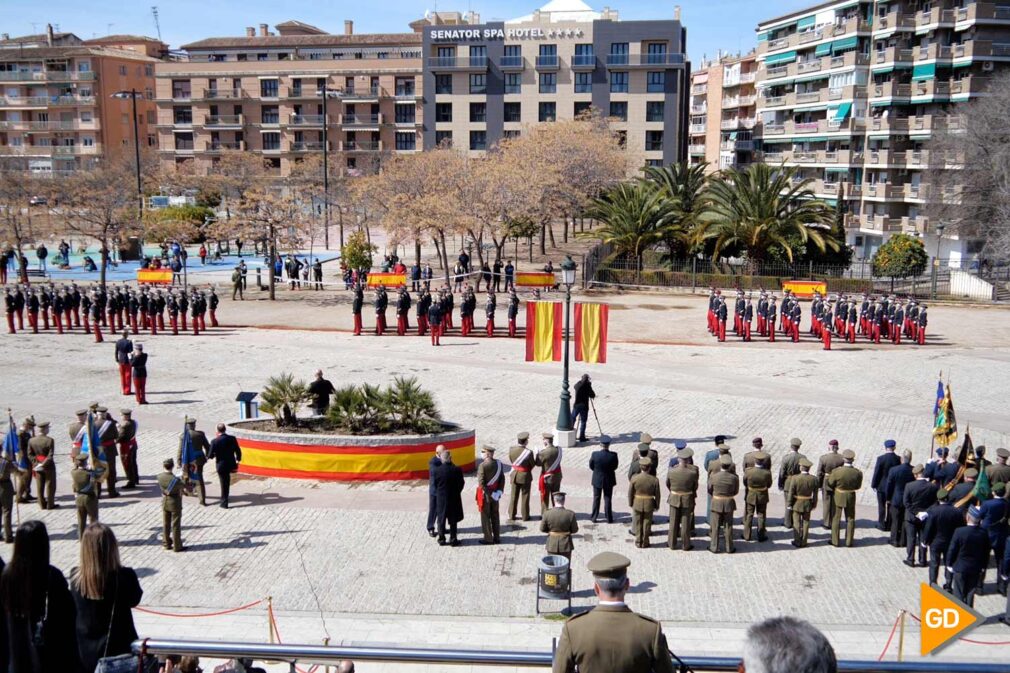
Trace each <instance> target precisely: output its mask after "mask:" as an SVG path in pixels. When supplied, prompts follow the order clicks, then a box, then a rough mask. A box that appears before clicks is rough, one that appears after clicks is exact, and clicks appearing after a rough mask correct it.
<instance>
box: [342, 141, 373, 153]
mask: <svg viewBox="0 0 1010 673" xmlns="http://www.w3.org/2000/svg"><path fill="white" fill-rule="evenodd" d="M340 151H341V152H381V151H382V141H381V140H379V141H376V140H345V141H343V142H342V143H340Z"/></svg>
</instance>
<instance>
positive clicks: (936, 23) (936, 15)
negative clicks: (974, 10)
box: [915, 7, 957, 30]
mask: <svg viewBox="0 0 1010 673" xmlns="http://www.w3.org/2000/svg"><path fill="white" fill-rule="evenodd" d="M956 20H957V10H953V9H941V8H940V7H934V8H933V9H930V10H923V11H919V12H918V13H916V15H915V28H916V30H920V29H923V28H926V27H927V26H928V27H931V28H953V27H954V22H955V21H956Z"/></svg>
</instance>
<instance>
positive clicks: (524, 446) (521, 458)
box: [509, 432, 536, 521]
mask: <svg viewBox="0 0 1010 673" xmlns="http://www.w3.org/2000/svg"><path fill="white" fill-rule="evenodd" d="M516 439H517V441H518V442H519V443H518V444H517V445H516V446H513V447H512V448H511V449H509V460H510V461H511V462H512V496H511V498H510V499H509V521H515V520H516V510H517V508H518V506H519V505H520V503H521V505H522V517H523V521H529V520H530V487H531V486H532V485H533V466H534V465H536V456H535V455H534V454H533V449H531V448H530V447H529V446H528V444H529V441H530V433H528V432H520V433H519V435H518V437H517V438H516Z"/></svg>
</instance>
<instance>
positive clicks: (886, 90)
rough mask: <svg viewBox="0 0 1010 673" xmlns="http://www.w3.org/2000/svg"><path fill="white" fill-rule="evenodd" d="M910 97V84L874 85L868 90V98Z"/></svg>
mask: <svg viewBox="0 0 1010 673" xmlns="http://www.w3.org/2000/svg"><path fill="white" fill-rule="evenodd" d="M911 95H912V85H911V84H899V83H897V82H884V83H883V84H874V85H873V88H872V89H871V90H870V98H909V97H911Z"/></svg>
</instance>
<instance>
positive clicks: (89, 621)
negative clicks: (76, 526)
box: [70, 523, 144, 671]
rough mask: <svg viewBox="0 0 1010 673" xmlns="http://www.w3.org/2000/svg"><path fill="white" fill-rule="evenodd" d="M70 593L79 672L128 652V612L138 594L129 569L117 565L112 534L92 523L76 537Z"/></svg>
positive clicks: (131, 635) (131, 632)
mask: <svg viewBox="0 0 1010 673" xmlns="http://www.w3.org/2000/svg"><path fill="white" fill-rule="evenodd" d="M70 591H71V594H72V595H73V599H74V605H75V606H76V611H77V649H78V651H79V652H80V656H81V664H82V666H83V667H84V670H85V671H94V670H95V667H96V666H97V665H98V660H99V659H101V658H103V657H114V656H117V655H120V654H129V653H130V644H131V643H132V642H133V641H134V640H136V639H137V629H136V628H135V627H134V625H133V612H132V608H134V607H136V606H137V605H139V604H140V599H141V597H142V596H143V595H144V591H143V589H141V588H140V582H139V581H138V580H137V573H135V572H134V571H133V569H132V568H124V567H123V566H122V565H121V564H120V562H119V544H118V543H117V542H116V536H115V535H113V533H112V529H111V528H109V527H108V526H106V525H104V524H101V523H93V524H91V525H89V526H88V527H87V528H86V529H84V535H83V536H82V537H81V565H80V567H78V568H74V569H73V570H71V571H70Z"/></svg>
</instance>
